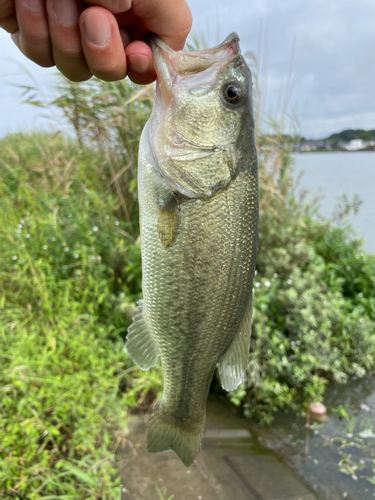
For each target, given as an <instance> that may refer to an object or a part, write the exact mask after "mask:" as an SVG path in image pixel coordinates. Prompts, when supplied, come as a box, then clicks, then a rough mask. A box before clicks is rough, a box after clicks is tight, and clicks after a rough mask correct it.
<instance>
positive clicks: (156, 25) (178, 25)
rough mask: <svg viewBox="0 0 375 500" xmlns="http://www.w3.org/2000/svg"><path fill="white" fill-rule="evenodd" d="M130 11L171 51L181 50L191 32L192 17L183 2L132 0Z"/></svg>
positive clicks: (177, 0) (175, 0) (180, 0)
mask: <svg viewBox="0 0 375 500" xmlns="http://www.w3.org/2000/svg"><path fill="white" fill-rule="evenodd" d="M132 11H133V12H134V14H135V15H136V16H137V17H138V18H139V19H140V20H141V21H142V24H143V26H144V27H145V28H147V29H148V30H149V31H151V32H153V33H156V34H157V35H158V36H160V38H162V39H163V40H164V41H165V42H166V43H167V45H169V46H170V47H171V48H172V49H173V50H182V49H183V48H184V45H185V41H186V38H187V36H188V34H189V32H190V30H191V26H192V15H191V11H190V9H189V6H188V4H187V3H186V1H185V0H174V1H173V2H171V1H170V0H159V1H157V2H156V1H155V0H133V6H132Z"/></svg>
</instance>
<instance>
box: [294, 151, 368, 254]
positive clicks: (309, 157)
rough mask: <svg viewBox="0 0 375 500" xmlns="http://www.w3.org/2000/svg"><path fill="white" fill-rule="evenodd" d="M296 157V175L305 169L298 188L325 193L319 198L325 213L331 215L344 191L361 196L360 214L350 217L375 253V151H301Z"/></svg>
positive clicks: (350, 220) (366, 245)
mask: <svg viewBox="0 0 375 500" xmlns="http://www.w3.org/2000/svg"><path fill="white" fill-rule="evenodd" d="M294 159H295V174H294V175H295V177H296V178H297V177H298V176H299V174H300V173H301V172H303V171H304V172H305V173H304V175H303V176H302V177H301V180H300V183H299V186H300V188H299V189H308V190H310V191H311V193H312V195H313V196H314V195H317V194H319V193H321V194H322V195H324V199H322V200H321V201H320V206H321V207H320V212H321V214H322V215H324V216H327V217H328V216H330V215H331V214H332V212H333V210H334V208H335V205H336V203H337V197H338V196H340V195H341V194H343V193H345V194H347V195H348V196H349V198H352V197H353V195H354V194H358V195H359V197H360V199H361V200H362V202H363V203H362V205H361V207H360V209H359V212H358V214H356V215H350V217H349V218H348V220H349V222H350V224H351V225H352V226H353V227H354V228H355V229H356V234H358V236H363V237H364V239H365V242H364V248H365V249H366V250H367V251H369V252H371V253H375V231H374V221H375V153H374V152H358V153H302V154H296V155H294Z"/></svg>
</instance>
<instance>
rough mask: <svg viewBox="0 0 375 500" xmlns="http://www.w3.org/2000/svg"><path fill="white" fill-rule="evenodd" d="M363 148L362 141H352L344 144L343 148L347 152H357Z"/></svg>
mask: <svg viewBox="0 0 375 500" xmlns="http://www.w3.org/2000/svg"><path fill="white" fill-rule="evenodd" d="M364 147H365V143H364V142H363V141H362V139H353V140H352V141H350V142H348V143H347V144H345V146H344V148H345V149H346V150H347V151H359V150H360V149H363V148H364Z"/></svg>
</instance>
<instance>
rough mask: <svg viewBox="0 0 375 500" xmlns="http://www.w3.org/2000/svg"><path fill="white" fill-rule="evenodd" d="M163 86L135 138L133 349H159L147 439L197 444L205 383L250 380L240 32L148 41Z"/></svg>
mask: <svg viewBox="0 0 375 500" xmlns="http://www.w3.org/2000/svg"><path fill="white" fill-rule="evenodd" d="M151 47H152V50H153V55H154V60H155V66H156V72H157V89H156V97H155V102H154V107H153V110H152V114H151V117H150V119H149V121H148V123H147V124H146V126H145V128H144V130H143V133H142V137H141V142H140V152H139V171H138V190H139V205H140V214H141V250H142V269H143V279H142V287H143V301H141V302H140V304H139V306H138V309H137V314H136V315H135V317H134V321H133V324H132V325H131V326H130V327H129V333H128V337H127V342H126V347H127V350H128V352H129V355H130V357H131V358H132V359H133V361H134V362H135V363H137V364H138V365H139V366H140V368H142V369H144V370H147V369H148V368H150V367H151V366H153V365H154V364H155V363H156V361H157V359H158V357H159V356H160V359H161V364H162V367H163V372H164V392H163V396H162V399H161V401H160V402H159V403H158V404H157V405H156V407H155V408H154V411H153V413H152V416H151V419H150V421H149V426H148V436H147V442H148V449H149V451H150V452H157V451H162V450H166V449H169V448H172V449H173V450H174V451H175V452H176V453H177V455H178V456H179V457H180V459H181V460H182V461H183V462H184V463H185V464H186V465H189V464H191V462H192V461H193V460H194V458H195V457H196V455H197V454H198V452H199V449H200V445H201V439H202V435H203V431H204V427H205V412H206V410H205V407H206V399H207V394H208V390H209V386H210V383H211V380H212V377H213V374H214V371H215V369H216V367H218V370H219V375H220V378H221V382H222V386H223V387H224V389H226V390H233V389H235V388H236V387H237V386H238V385H239V384H240V383H241V381H242V380H243V377H244V374H245V370H246V366H247V362H248V353H249V345H250V332H251V312H252V287H253V278H254V269H255V259H256V252H257V241H258V213H259V209H258V173H257V156H256V148H255V139H254V116H253V108H252V81H251V73H250V70H249V68H248V67H247V65H246V62H245V60H244V58H243V57H242V55H241V53H240V49H239V38H238V36H237V35H236V34H235V33H233V34H231V35H230V36H229V37H228V38H227V39H226V40H225V41H224V42H223V43H222V44H220V45H218V46H217V47H215V48H212V49H209V50H202V51H199V52H183V51H179V52H174V51H173V50H171V49H170V48H169V47H168V46H167V45H166V44H165V43H164V42H163V41H162V40H160V39H159V38H157V37H155V38H153V40H152V41H151Z"/></svg>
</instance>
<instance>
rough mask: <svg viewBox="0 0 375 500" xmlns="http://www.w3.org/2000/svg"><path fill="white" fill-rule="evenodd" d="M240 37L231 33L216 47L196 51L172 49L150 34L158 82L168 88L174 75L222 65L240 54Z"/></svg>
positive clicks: (187, 73)
mask: <svg viewBox="0 0 375 500" xmlns="http://www.w3.org/2000/svg"><path fill="white" fill-rule="evenodd" d="M239 41H240V38H239V36H238V35H237V33H234V32H233V33H231V34H230V35H229V36H228V37H227V38H226V39H225V40H224V41H223V42H222V43H220V44H219V45H217V46H216V47H213V48H210V49H205V50H200V51H197V52H185V51H183V50H179V51H174V50H173V49H171V48H170V47H169V46H168V45H167V44H166V43H165V42H164V41H163V40H162V39H161V38H159V37H158V36H156V35H152V36H151V38H150V41H149V43H150V46H151V50H152V52H153V56H154V65H155V69H156V74H157V76H158V80H159V82H160V83H161V82H163V83H165V84H166V86H167V87H168V88H169V89H170V88H171V86H172V84H173V82H174V81H175V79H176V77H178V76H185V75H193V74H196V73H200V72H201V71H204V70H205V69H207V68H209V67H211V66H214V65H223V64H227V63H229V62H231V61H232V60H233V59H235V58H236V57H238V56H240V54H241V51H240V45H239Z"/></svg>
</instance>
